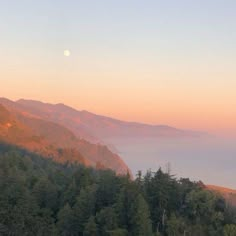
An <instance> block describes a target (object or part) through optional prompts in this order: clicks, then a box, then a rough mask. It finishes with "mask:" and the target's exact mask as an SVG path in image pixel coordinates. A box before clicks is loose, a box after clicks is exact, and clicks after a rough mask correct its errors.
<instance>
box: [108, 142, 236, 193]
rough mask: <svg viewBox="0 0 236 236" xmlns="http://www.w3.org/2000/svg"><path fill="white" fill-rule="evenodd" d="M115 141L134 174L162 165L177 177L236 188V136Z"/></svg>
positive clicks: (154, 169) (164, 169)
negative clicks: (230, 137)
mask: <svg viewBox="0 0 236 236" xmlns="http://www.w3.org/2000/svg"><path fill="white" fill-rule="evenodd" d="M112 143H113V144H114V145H115V147H116V148H117V149H118V151H119V155H120V156H121V157H122V158H123V160H124V161H125V162H126V164H127V165H128V166H129V167H130V169H131V170H132V172H133V174H134V176H135V175H136V173H137V171H138V170H141V171H142V172H143V174H144V173H145V172H146V171H147V170H148V169H151V170H152V171H156V170H157V169H158V168H160V167H161V168H162V169H163V171H167V170H168V169H170V173H171V174H173V175H176V177H189V178H190V179H191V180H195V181H198V180H202V181H203V182H204V183H205V184H215V185H220V186H225V187H230V188H234V189H236V139H223V138H214V137H207V138H203V139H202V138H127V139H113V140H112ZM168 163H169V164H168ZM168 166H169V168H167V167H168Z"/></svg>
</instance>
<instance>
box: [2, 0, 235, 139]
mask: <svg viewBox="0 0 236 236" xmlns="http://www.w3.org/2000/svg"><path fill="white" fill-rule="evenodd" d="M235 29H236V1H234V0H231V1H230V0H198V1H189V0H178V1H176V0H169V1H162V0H147V1H143V0H135V1H134V0H119V1H115V0H106V1H105V0H99V1H95V0H93V1H91V0H86V1H80V0H58V1H52V0H41V1H30V0H28V1H27V0H21V1H19V0H0V96H3V97H7V98H10V99H13V100H15V99H19V98H28V99H37V100H42V101H45V102H52V103H59V102H63V103H65V104H68V105H71V106H73V107H75V108H78V109H81V110H88V111H91V112H94V113H98V114H103V115H107V116H112V117H116V118H119V119H123V120H128V121H139V122H145V123H151V124H167V125H171V126H175V127H178V128H185V129H197V130H206V131H208V132H212V133H221V134H227V135H232V134H235V133H236V122H235V120H236V66H235V62H236V44H235V42H236V30H235ZM64 50H69V51H70V53H71V54H70V56H67V57H66V56H64V54H63V52H64Z"/></svg>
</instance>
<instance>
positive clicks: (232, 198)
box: [206, 185, 236, 206]
mask: <svg viewBox="0 0 236 236" xmlns="http://www.w3.org/2000/svg"><path fill="white" fill-rule="evenodd" d="M206 187H207V189H209V190H211V191H214V192H216V193H219V194H221V195H222V196H223V197H224V198H225V199H226V201H227V202H229V203H230V204H231V205H233V206H236V190H234V189H230V188H225V187H220V186H215V185H206Z"/></svg>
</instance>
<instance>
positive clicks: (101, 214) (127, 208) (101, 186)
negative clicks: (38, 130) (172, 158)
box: [0, 143, 236, 236]
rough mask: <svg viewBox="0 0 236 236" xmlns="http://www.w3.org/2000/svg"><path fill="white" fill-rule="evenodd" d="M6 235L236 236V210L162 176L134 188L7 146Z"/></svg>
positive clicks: (1, 177) (1, 214) (2, 213)
mask: <svg viewBox="0 0 236 236" xmlns="http://www.w3.org/2000/svg"><path fill="white" fill-rule="evenodd" d="M0 235H3V236H4V235H18V236H24V235H40V236H41V235H45V236H49V235H63V236H95V235H96V236H109V235H111V236H157V235H170V236H171V235H175V236H178V235H186V236H187V235H191V236H195V235H196V236H205V235H212V236H217V235H219V236H222V235H225V236H233V235H236V210H235V209H234V208H233V207H231V206H229V205H228V204H226V203H225V201H224V199H223V198H221V197H220V196H217V195H216V194H214V193H212V192H210V191H208V190H206V189H205V186H204V185H203V184H202V183H194V182H191V181H190V180H188V179H179V180H177V179H175V178H174V176H171V175H169V174H166V173H163V172H162V171H161V170H158V171H157V172H155V173H153V172H151V171H148V172H147V173H146V174H145V175H144V176H142V174H141V173H138V174H137V178H136V179H135V180H134V181H132V180H130V178H129V176H117V175H116V174H115V173H114V172H112V171H110V170H95V169H92V168H86V167H84V166H82V165H76V164H69V163H66V164H65V163H64V164H59V163H55V162H53V161H52V160H49V159H45V158H42V157H40V156H39V155H36V154H34V153H30V152H28V151H26V150H24V149H20V148H17V147H15V146H11V145H8V144H4V143H1V144H0Z"/></svg>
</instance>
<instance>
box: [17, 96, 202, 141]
mask: <svg viewBox="0 0 236 236" xmlns="http://www.w3.org/2000/svg"><path fill="white" fill-rule="evenodd" d="M16 103H17V104H19V105H21V106H24V107H25V108H26V109H27V111H28V112H30V114H32V115H35V116H38V117H41V118H44V119H48V120H51V121H53V122H57V123H60V124H63V125H64V126H65V127H67V128H69V129H70V130H72V131H73V132H74V133H75V134H76V135H77V137H82V138H84V139H86V140H88V141H92V142H94V141H95V142H103V141H105V142H108V143H109V142H111V143H112V139H113V138H128V137H135V138H137V137H153V138H155V137H156V138H159V137H185V136H191V137H194V136H199V135H201V134H200V133H198V132H192V131H187V130H180V129H176V128H173V127H170V126H166V125H148V124H142V123H137V122H126V121H121V120H117V119H113V118H109V117H105V116H100V115H96V114H93V113H90V112H88V111H78V110H76V109H74V108H71V107H68V106H66V105H64V104H55V105H53V104H48V103H42V102H39V101H33V100H23V99H21V100H18V101H17V102H16Z"/></svg>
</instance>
